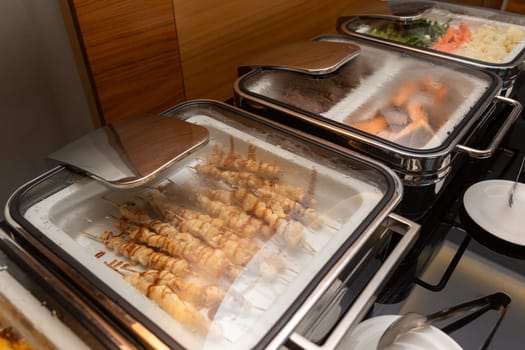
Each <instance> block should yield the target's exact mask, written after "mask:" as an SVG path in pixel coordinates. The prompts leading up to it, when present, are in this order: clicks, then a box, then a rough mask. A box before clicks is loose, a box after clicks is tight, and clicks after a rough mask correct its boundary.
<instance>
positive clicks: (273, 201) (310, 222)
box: [254, 187, 323, 229]
mask: <svg viewBox="0 0 525 350" xmlns="http://www.w3.org/2000/svg"><path fill="white" fill-rule="evenodd" d="M254 194H255V195H256V196H257V197H258V198H260V199H261V200H263V201H265V202H266V203H267V204H268V205H269V206H270V207H271V208H274V207H279V208H280V210H282V211H283V212H284V213H286V214H287V215H289V216H290V217H291V218H293V219H296V220H298V221H301V222H302V223H304V224H305V225H306V226H308V227H311V228H312V229H318V228H320V227H321V225H322V224H323V219H322V218H321V217H320V215H319V213H318V212H317V211H316V210H315V209H314V208H307V207H305V206H304V205H302V204H301V203H300V202H297V201H294V200H292V199H290V198H288V197H286V196H283V195H280V194H279V193H276V192H274V191H271V190H270V189H269V188H267V187H262V188H258V189H256V190H255V191H254Z"/></svg>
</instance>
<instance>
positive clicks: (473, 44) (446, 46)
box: [341, 1, 525, 65]
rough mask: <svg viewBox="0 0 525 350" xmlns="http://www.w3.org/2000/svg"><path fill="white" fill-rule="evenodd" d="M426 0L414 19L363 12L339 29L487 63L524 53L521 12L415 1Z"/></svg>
mask: <svg viewBox="0 0 525 350" xmlns="http://www.w3.org/2000/svg"><path fill="white" fill-rule="evenodd" d="M396 3H400V4H401V5H403V6H407V5H408V4H410V1H408V2H405V1H402V2H399V1H397V2H393V3H392V5H391V8H392V9H393V10H394V9H395V8H396ZM425 3H426V4H429V5H430V6H427V7H430V8H427V9H425V10H424V11H423V12H422V13H420V14H418V17H417V20H413V21H401V20H396V19H393V18H390V19H389V18H386V17H384V16H373V15H372V16H368V15H366V16H360V17H356V18H354V19H352V20H350V21H348V22H347V23H346V25H344V26H343V28H341V30H342V31H343V32H345V33H347V34H348V33H359V34H364V35H367V36H371V37H375V38H380V39H386V40H388V41H394V42H397V43H402V44H404V45H409V46H413V47H417V48H423V49H428V50H432V51H438V52H441V53H445V54H450V55H455V56H459V57H463V58H467V59H469V60H474V61H478V62H483V63H487V64H490V65H502V64H509V63H510V62H512V61H514V60H515V59H516V58H517V57H518V56H520V57H522V56H523V54H524V49H525V17H524V16H518V15H515V14H510V13H504V12H502V11H493V10H488V9H481V8H474V7H466V6H461V5H453V4H443V3H439V2H431V1H429V2H421V1H416V2H414V4H416V5H420V4H425ZM518 63H519V62H518Z"/></svg>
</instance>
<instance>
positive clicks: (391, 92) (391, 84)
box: [234, 35, 521, 217]
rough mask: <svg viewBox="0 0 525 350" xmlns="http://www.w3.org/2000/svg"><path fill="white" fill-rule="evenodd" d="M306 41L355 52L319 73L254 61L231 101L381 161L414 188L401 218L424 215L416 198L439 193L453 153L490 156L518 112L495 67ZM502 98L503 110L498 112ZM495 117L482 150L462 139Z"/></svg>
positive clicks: (373, 46)
mask: <svg viewBox="0 0 525 350" xmlns="http://www.w3.org/2000/svg"><path fill="white" fill-rule="evenodd" d="M313 41H314V42H315V41H330V42H339V43H341V44H342V45H347V44H351V45H355V46H358V47H359V50H360V51H359V55H357V56H356V57H354V58H353V59H352V60H351V61H349V62H347V63H346V64H344V65H342V66H341V67H340V68H339V69H337V70H336V71H334V72H332V73H330V74H323V75H314V74H311V73H306V72H297V71H290V70H288V69H286V68H275V67H267V66H257V65H252V66H251V68H252V70H251V71H249V72H248V73H245V74H244V75H242V76H241V77H240V78H239V79H238V80H237V81H236V82H235V86H234V92H235V102H236V104H237V105H238V106H240V107H241V108H244V109H246V110H249V111H256V112H257V113H258V114H259V115H265V116H267V117H270V118H272V119H274V120H278V121H279V122H281V123H284V124H287V125H290V126H292V127H294V128H296V129H300V130H303V131H306V132H308V133H310V134H313V135H316V136H319V137H323V138H326V139H328V140H330V141H332V142H334V143H338V144H340V145H344V146H346V147H348V148H352V149H355V150H358V151H359V152H362V153H364V154H367V155H369V156H371V157H374V158H375V159H378V160H380V161H382V162H384V163H385V164H387V165H388V166H389V167H391V168H392V169H394V170H395V171H396V173H397V174H398V175H399V176H400V177H401V178H402V180H403V184H404V185H405V190H407V189H408V190H407V191H406V192H416V195H415V197H417V201H418V203H417V208H415V209H407V211H406V212H404V213H403V214H404V215H413V217H416V216H418V215H421V214H422V213H423V212H424V208H425V206H428V203H426V204H425V203H424V201H423V202H422V200H421V199H422V198H423V197H428V198H429V201H431V200H432V199H433V198H434V197H435V195H436V194H437V193H439V191H440V190H441V188H442V187H443V184H444V182H443V181H444V180H445V179H446V178H447V176H448V174H449V173H450V172H451V171H453V170H454V167H453V164H454V163H455V159H457V158H458V155H459V154H468V155H469V156H471V157H474V158H487V157H490V156H491V155H492V154H493V153H494V151H495V149H496V147H497V144H498V143H499V142H500V141H501V138H502V137H503V136H504V135H505V133H506V132H507V130H508V129H509V127H510V126H511V125H512V123H513V122H514V121H515V120H516V118H517V117H518V115H519V113H520V111H521V105H520V103H519V102H517V101H514V100H512V99H508V98H505V97H502V96H499V93H500V91H501V86H502V83H501V80H500V79H499V78H498V77H497V76H496V75H495V74H493V73H490V72H483V71H479V70H475V69H471V68H469V67H465V66H464V65H459V64H454V63H452V64H451V63H450V62H447V61H443V60H439V59H435V58H428V57H425V56H422V55H419V54H417V53H412V52H406V51H403V50H399V49H396V48H390V47H388V46H386V45H383V44H379V43H375V42H370V41H366V40H363V39H358V38H348V37H345V36H342V35H324V36H320V37H317V38H315V39H314V40H313ZM502 105H503V106H510V111H508V110H507V112H504V113H495V112H494V111H495V109H496V110H497V109H500V108H501V106H502ZM498 106H499V107H498ZM501 115H503V118H504V121H503V122H501V123H500V125H499V127H498V128H499V129H498V130H499V131H498V132H497V133H496V134H495V135H494V136H493V139H492V140H491V141H489V142H487V144H488V146H487V147H486V148H483V149H476V148H474V147H471V146H472V145H471V146H468V142H469V140H470V139H471V138H472V137H473V135H475V134H476V133H478V132H480V131H479V130H480V129H483V128H486V123H487V122H488V121H490V120H494V119H496V118H501ZM422 193H424V195H422ZM405 200H406V203H407V204H408V205H410V202H411V201H413V200H414V198H412V197H410V198H408V197H407V196H405ZM427 202H428V201H427Z"/></svg>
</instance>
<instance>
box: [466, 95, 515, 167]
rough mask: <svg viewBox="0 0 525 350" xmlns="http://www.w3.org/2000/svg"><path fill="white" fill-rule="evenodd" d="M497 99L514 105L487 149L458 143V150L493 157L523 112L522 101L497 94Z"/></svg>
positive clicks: (480, 156) (478, 156)
mask: <svg viewBox="0 0 525 350" xmlns="http://www.w3.org/2000/svg"><path fill="white" fill-rule="evenodd" d="M496 100H499V102H502V103H506V104H509V105H511V106H512V110H511V112H510V113H509V115H508V116H507V119H505V121H504V122H503V124H502V125H501V127H500V128H499V130H498V131H497V132H496V134H495V135H494V137H493V138H492V141H491V142H490V144H489V145H488V147H487V148H486V149H477V148H472V147H469V146H465V145H456V150H458V151H459V152H462V153H466V154H468V155H469V156H470V157H472V158H476V159H486V158H490V157H492V155H493V154H494V153H495V152H496V149H497V148H498V146H499V144H500V142H501V141H502V140H503V138H504V137H505V135H506V134H507V132H508V131H509V129H510V127H511V126H512V124H514V122H515V121H516V119H517V118H518V116H519V115H520V113H521V110H522V109H523V107H522V105H521V103H519V102H518V101H516V100H513V99H510V98H507V97H503V96H496Z"/></svg>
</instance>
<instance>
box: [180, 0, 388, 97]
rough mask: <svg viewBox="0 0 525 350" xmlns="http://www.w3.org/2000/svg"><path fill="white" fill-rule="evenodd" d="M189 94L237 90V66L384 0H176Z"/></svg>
mask: <svg viewBox="0 0 525 350" xmlns="http://www.w3.org/2000/svg"><path fill="white" fill-rule="evenodd" d="M173 3H174V8H175V18H176V22H177V30H178V38H179V47H180V55H181V61H182V66H183V69H184V79H185V87H186V97H187V98H188V99H193V98H214V99H219V100H224V99H227V98H229V97H231V96H232V91H233V82H234V81H235V79H236V77H237V67H238V66H239V65H240V64H242V63H243V62H245V61H246V60H247V59H248V58H250V57H253V56H254V55H256V54H257V53H258V52H263V51H265V50H269V49H271V48H272V47H275V46H277V45H280V44H284V43H287V42H295V41H299V40H301V41H302V40H309V39H311V38H312V37H314V36H317V35H320V34H325V33H335V32H336V22H337V18H338V17H339V16H340V15H342V14H348V13H362V12H364V11H371V12H374V11H379V10H381V9H384V8H386V7H387V5H386V4H385V2H382V1H379V0H373V1H361V0H353V1H339V0H265V1H263V0H232V1H221V0H198V1H187V0H173Z"/></svg>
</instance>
